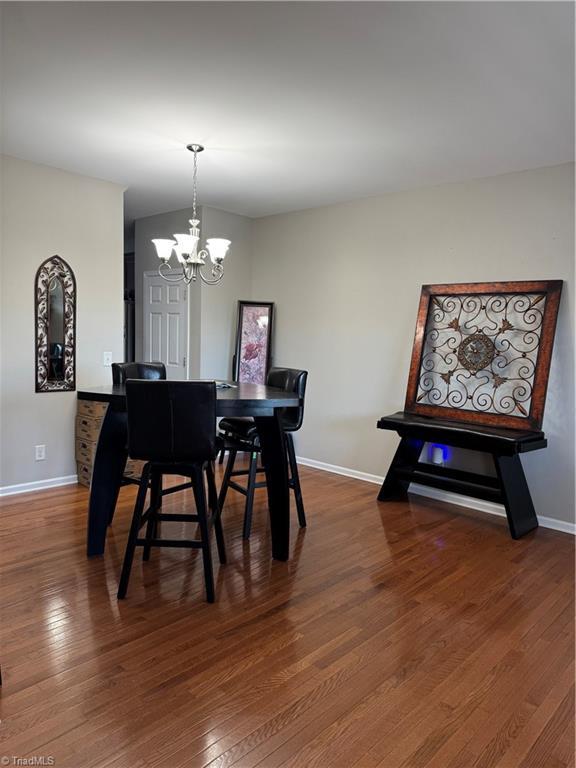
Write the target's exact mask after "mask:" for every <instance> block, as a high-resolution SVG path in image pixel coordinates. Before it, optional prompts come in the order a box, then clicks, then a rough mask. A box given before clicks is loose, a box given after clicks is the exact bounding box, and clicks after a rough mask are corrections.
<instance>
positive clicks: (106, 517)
mask: <svg viewBox="0 0 576 768" xmlns="http://www.w3.org/2000/svg"><path fill="white" fill-rule="evenodd" d="M127 434H128V431H127V423H126V413H125V412H122V411H113V410H112V408H111V407H110V406H108V410H107V412H106V415H105V416H104V419H103V421H102V427H101V428H100V436H99V438H98V445H97V446H96V455H95V457H94V466H93V469H92V482H91V484H90V503H89V507H88V547H87V550H88V551H87V554H88V557H93V556H94V555H102V554H104V546H105V544H106V529H107V527H108V526H109V525H110V523H111V522H112V518H113V517H114V510H115V508H116V501H117V500H118V492H119V490H120V486H121V484H122V475H123V473H124V467H125V466H126V459H127V457H128V452H127V450H126V440H127Z"/></svg>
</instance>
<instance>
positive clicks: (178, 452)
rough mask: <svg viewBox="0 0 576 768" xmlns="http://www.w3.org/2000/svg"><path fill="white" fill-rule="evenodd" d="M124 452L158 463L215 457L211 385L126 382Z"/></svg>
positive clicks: (202, 460) (207, 383)
mask: <svg viewBox="0 0 576 768" xmlns="http://www.w3.org/2000/svg"><path fill="white" fill-rule="evenodd" d="M126 407H127V411H128V454H129V455H130V457H131V458H132V459H141V460H144V461H152V462H163V463H170V464H174V463H195V462H204V461H211V460H212V459H214V456H215V455H216V383H215V382H214V381H142V380H136V379H128V380H127V381H126Z"/></svg>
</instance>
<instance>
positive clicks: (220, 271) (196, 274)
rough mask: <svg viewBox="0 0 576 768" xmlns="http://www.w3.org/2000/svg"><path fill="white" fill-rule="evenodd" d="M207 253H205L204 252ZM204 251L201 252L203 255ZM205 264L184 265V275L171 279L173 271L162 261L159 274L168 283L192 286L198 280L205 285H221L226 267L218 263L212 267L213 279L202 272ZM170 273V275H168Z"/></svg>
mask: <svg viewBox="0 0 576 768" xmlns="http://www.w3.org/2000/svg"><path fill="white" fill-rule="evenodd" d="M204 253H205V252H204ZM201 254H202V251H201V252H200V254H198V255H201ZM203 266H204V264H199V263H194V264H191V263H188V262H186V263H184V264H182V274H181V275H175V276H174V277H169V273H170V272H171V271H172V268H171V267H170V264H169V263H168V262H167V261H162V262H161V263H160V266H159V267H158V274H159V275H160V277H161V278H162V279H163V280H166V282H167V283H181V282H184V283H186V285H190V283H195V282H196V281H197V280H198V278H200V280H201V281H202V282H203V283H206V285H216V283H219V282H220V280H222V278H223V277H224V267H223V266H222V264H221V263H216V264H213V265H212V270H211V275H212V278H209V277H206V276H205V275H204V273H203V272H202V267H203ZM166 272H168V274H166Z"/></svg>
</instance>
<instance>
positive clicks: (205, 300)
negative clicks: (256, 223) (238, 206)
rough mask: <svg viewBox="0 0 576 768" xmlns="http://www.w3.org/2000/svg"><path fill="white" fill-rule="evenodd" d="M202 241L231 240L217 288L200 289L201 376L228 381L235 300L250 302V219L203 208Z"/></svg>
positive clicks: (234, 334)
mask: <svg viewBox="0 0 576 768" xmlns="http://www.w3.org/2000/svg"><path fill="white" fill-rule="evenodd" d="M203 216H204V218H203V230H202V235H203V238H208V237H227V238H228V239H229V240H231V241H232V245H231V246H230V252H229V256H227V257H226V260H225V262H224V268H225V271H224V277H223V278H222V282H220V283H218V285H215V286H212V285H203V286H202V322H201V336H202V342H201V353H200V361H201V362H200V375H201V377H202V378H203V379H229V378H230V376H231V372H232V355H233V354H234V343H235V340H236V320H237V312H238V299H249V298H250V295H251V287H252V220H251V219H247V218H246V217H245V216H237V215H235V214H233V213H227V212H226V211H219V210H217V209H216V208H208V207H204V209H203Z"/></svg>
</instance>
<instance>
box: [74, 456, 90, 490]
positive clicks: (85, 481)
mask: <svg viewBox="0 0 576 768" xmlns="http://www.w3.org/2000/svg"><path fill="white" fill-rule="evenodd" d="M76 471H77V473H78V482H79V483H80V485H85V486H86V487H87V488H90V481H91V479H92V467H89V466H87V465H86V464H80V462H78V463H77V464H76Z"/></svg>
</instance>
